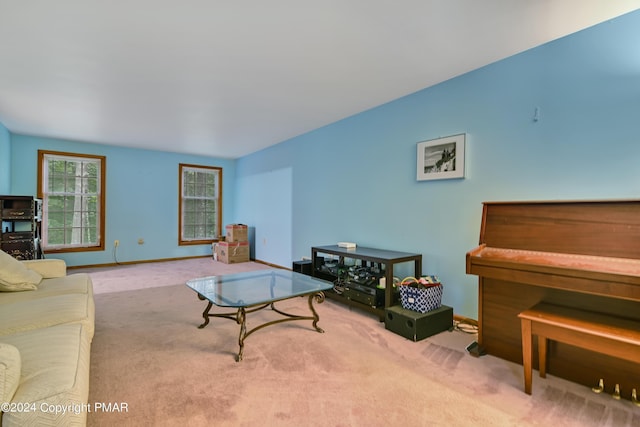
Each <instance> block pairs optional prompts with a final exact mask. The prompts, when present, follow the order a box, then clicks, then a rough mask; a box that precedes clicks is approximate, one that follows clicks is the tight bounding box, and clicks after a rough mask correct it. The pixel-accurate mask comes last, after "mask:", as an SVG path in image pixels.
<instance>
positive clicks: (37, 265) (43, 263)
mask: <svg viewBox="0 0 640 427" xmlns="http://www.w3.org/2000/svg"><path fill="white" fill-rule="evenodd" d="M22 263H23V264H24V265H25V266H26V267H27V268H28V269H29V270H33V271H35V272H36V273H38V274H39V275H41V276H42V278H43V279H50V278H52V277H63V276H66V274H67V263H66V262H65V261H64V260H62V259H53V258H52V259H30V260H24V261H22Z"/></svg>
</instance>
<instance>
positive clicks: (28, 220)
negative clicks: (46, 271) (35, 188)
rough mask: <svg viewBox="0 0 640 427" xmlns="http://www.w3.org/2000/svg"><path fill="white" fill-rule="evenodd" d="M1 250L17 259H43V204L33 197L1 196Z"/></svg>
mask: <svg viewBox="0 0 640 427" xmlns="http://www.w3.org/2000/svg"><path fill="white" fill-rule="evenodd" d="M0 216H1V219H2V229H1V230H0V249H2V250H3V251H4V252H6V253H8V254H9V255H11V256H13V257H14V258H16V259H20V260H27V259H38V258H42V248H41V244H40V239H41V229H42V228H41V221H42V202H41V200H40V199H36V198H34V197H32V196H0Z"/></svg>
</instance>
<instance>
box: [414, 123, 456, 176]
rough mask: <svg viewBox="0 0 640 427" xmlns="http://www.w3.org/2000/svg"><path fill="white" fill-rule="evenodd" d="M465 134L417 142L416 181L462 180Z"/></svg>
mask: <svg viewBox="0 0 640 427" xmlns="http://www.w3.org/2000/svg"><path fill="white" fill-rule="evenodd" d="M465 139H466V134H464V133H461V134H460V135H453V136H446V137H444V138H438V139H431V140H429V141H422V142H418V157H417V160H418V162H417V163H418V164H417V179H418V181H427V180H433V179H450V178H464V143H465Z"/></svg>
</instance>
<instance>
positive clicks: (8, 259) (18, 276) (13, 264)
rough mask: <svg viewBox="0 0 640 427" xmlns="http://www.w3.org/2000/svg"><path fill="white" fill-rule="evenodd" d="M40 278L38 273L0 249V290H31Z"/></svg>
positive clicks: (35, 287) (35, 286)
mask: <svg viewBox="0 0 640 427" xmlns="http://www.w3.org/2000/svg"><path fill="white" fill-rule="evenodd" d="M41 280H42V276H41V275H40V274H38V273H37V272H35V271H33V270H30V269H29V268H27V267H26V266H25V265H24V264H23V263H22V262H20V261H18V260H17V259H15V258H14V257H12V256H11V255H9V254H8V253H6V252H4V251H2V250H0V291H2V292H15V291H33V290H35V289H37V286H38V284H39V283H40V281H41Z"/></svg>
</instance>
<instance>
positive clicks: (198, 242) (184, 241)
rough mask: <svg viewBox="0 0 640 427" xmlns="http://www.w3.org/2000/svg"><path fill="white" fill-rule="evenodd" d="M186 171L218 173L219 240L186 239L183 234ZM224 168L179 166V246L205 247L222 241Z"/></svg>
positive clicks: (181, 164) (185, 164)
mask: <svg viewBox="0 0 640 427" xmlns="http://www.w3.org/2000/svg"><path fill="white" fill-rule="evenodd" d="M186 169H196V170H201V171H207V172H208V173H216V174H217V190H218V191H217V200H216V235H217V238H213V239H185V238H184V237H183V233H182V226H183V222H184V218H183V213H184V210H183V200H185V198H186V197H185V196H184V195H183V190H184V185H183V177H184V171H185V170H186ZM222 175H223V173H222V167H219V166H205V165H195V164H188V163H180V164H179V165H178V246H186V245H204V244H211V243H214V242H219V241H220V236H221V235H222Z"/></svg>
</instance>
